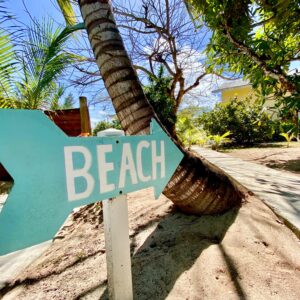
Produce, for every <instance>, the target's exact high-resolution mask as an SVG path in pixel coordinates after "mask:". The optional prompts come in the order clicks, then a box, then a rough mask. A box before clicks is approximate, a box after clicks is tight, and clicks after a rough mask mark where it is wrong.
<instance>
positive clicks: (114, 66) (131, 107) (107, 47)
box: [79, 0, 244, 214]
mask: <svg viewBox="0 0 300 300" xmlns="http://www.w3.org/2000/svg"><path fill="white" fill-rule="evenodd" d="M79 6H80V10H81V14H82V16H83V19H84V23H85V25H86V28H87V32H88V36H89V40H90V43H91V46H92V49H93V52H94V55H95V57H96V60H97V64H98V67H99V69H100V72H101V75H102V78H103V80H104V84H105V86H106V88H107V90H108V93H109V95H110V97H111V99H112V102H113V105H114V108H115V110H116V113H117V115H118V118H119V120H120V122H121V126H122V128H123V129H124V130H125V131H126V133H127V134H130V135H138V134H147V133H149V124H150V120H151V118H156V119H157V120H158V118H157V116H156V114H155V112H154V111H153V109H152V107H151V105H150V104H149V102H148V100H147V99H146V97H145V95H144V92H143V89H142V87H141V84H140V82H139V79H138V77H137V74H136V72H135V71H134V69H133V67H132V64H131V61H130V59H129V57H128V54H127V52H126V50H125V47H124V44H123V41H122V38H121V36H120V34H119V31H118V28H117V26H116V23H115V19H114V16H113V12H112V7H111V4H110V1H109V0H101V1H99V0H88V1H87V0H79ZM158 121H159V120H158ZM182 151H183V152H184V154H185V156H184V159H183V160H182V162H181V164H180V166H179V167H178V168H177V170H176V172H175V174H174V175H173V177H172V179H171V180H170V182H169V183H168V185H167V187H166V188H165V190H164V194H165V195H166V196H167V197H168V198H169V199H170V200H172V201H173V202H174V203H175V205H177V206H178V207H179V208H180V209H181V210H182V211H184V212H187V213H193V214H203V213H205V214H214V213H221V212H224V211H226V210H228V209H229V208H231V207H233V206H236V205H238V204H239V203H240V202H241V199H242V198H243V196H244V193H243V192H242V190H241V189H240V188H239V187H238V186H237V185H236V183H235V182H234V181H233V180H232V179H231V178H230V177H229V176H228V175H226V174H225V173H224V172H223V171H221V170H220V169H218V168H217V167H215V166H213V165H211V164H210V163H208V162H207V161H205V160H202V159H200V158H199V157H196V156H194V155H193V154H191V153H190V152H187V151H185V150H184V149H182Z"/></svg>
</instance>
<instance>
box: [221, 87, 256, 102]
mask: <svg viewBox="0 0 300 300" xmlns="http://www.w3.org/2000/svg"><path fill="white" fill-rule="evenodd" d="M254 95H255V93H254V91H253V89H252V87H251V86H249V85H245V86H239V87H234V88H230V89H226V90H223V91H222V102H227V101H229V100H230V99H234V98H238V99H245V98H247V97H249V96H253V97H254Z"/></svg>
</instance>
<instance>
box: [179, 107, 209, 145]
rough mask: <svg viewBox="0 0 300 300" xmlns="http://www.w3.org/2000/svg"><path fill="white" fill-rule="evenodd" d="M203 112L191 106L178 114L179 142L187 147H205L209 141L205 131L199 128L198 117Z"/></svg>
mask: <svg viewBox="0 0 300 300" xmlns="http://www.w3.org/2000/svg"><path fill="white" fill-rule="evenodd" d="M202 111H203V110H202V109H201V108H199V107H194V106H190V107H187V108H185V109H183V110H181V111H180V112H179V113H178V116H177V122H176V133H177V136H178V138H179V141H180V142H181V143H182V144H183V145H184V146H186V147H188V148H190V146H192V145H200V146H203V145H204V144H206V142H207V141H208V137H207V135H206V133H205V131H204V130H203V129H202V128H200V127H199V126H198V122H197V117H198V115H199V113H201V112H202Z"/></svg>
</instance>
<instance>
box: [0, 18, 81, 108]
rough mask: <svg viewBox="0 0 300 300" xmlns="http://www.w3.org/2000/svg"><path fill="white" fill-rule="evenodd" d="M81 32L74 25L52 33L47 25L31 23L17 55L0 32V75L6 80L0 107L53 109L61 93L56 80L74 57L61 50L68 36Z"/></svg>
mask: <svg viewBox="0 0 300 300" xmlns="http://www.w3.org/2000/svg"><path fill="white" fill-rule="evenodd" d="M82 28H83V25H82V24H78V25H76V26H67V27H65V28H63V29H62V28H56V29H54V28H53V22H51V21H48V22H42V23H41V24H40V23H38V22H34V23H33V25H32V27H31V28H29V29H28V30H27V39H26V40H25V42H24V43H23V44H22V47H21V49H20V50H18V51H14V50H13V47H12V45H11V43H10V41H9V37H8V36H7V35H3V34H1V32H0V75H1V78H5V79H6V80H5V81H4V84H2V85H1V86H0V106H1V107H10V108H27V109H46V108H53V107H57V103H58V100H59V98H60V97H61V96H62V94H63V92H64V88H63V86H62V85H60V84H59V83H58V79H59V78H60V76H61V75H62V74H63V72H64V71H65V70H66V68H67V67H68V66H70V65H71V64H72V63H73V62H74V61H75V60H76V56H75V55H73V54H70V53H67V52H65V51H64V48H65V46H66V43H67V40H68V38H69V37H70V35H71V34H72V33H73V32H74V31H77V30H79V29H82ZM1 42H2V43H1ZM8 61H10V62H12V61H13V62H14V64H12V63H8ZM15 73H17V76H15Z"/></svg>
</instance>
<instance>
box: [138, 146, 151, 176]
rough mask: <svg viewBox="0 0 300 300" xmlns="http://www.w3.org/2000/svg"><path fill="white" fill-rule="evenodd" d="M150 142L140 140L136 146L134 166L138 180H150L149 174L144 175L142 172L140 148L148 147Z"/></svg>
mask: <svg viewBox="0 0 300 300" xmlns="http://www.w3.org/2000/svg"><path fill="white" fill-rule="evenodd" d="M149 147H150V143H149V142H147V141H141V142H139V143H138V145H137V148H136V168H137V173H138V176H139V179H140V181H143V182H147V181H149V180H151V176H150V175H149V176H145V175H144V173H143V163H142V150H143V148H149Z"/></svg>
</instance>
